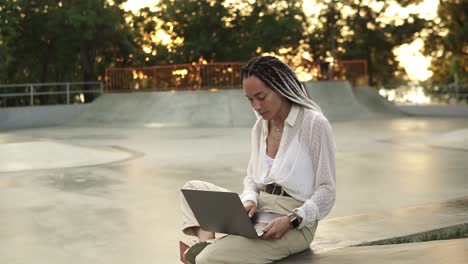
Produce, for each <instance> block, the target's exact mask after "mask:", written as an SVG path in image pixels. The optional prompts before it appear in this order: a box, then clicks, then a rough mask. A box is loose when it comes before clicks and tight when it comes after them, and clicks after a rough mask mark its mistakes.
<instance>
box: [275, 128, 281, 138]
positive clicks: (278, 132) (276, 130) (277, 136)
mask: <svg viewBox="0 0 468 264" xmlns="http://www.w3.org/2000/svg"><path fill="white" fill-rule="evenodd" d="M275 139H276V141H280V139H281V133H280V129H279V128H277V127H275Z"/></svg>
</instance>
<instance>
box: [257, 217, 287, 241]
mask: <svg viewBox="0 0 468 264" xmlns="http://www.w3.org/2000/svg"><path fill="white" fill-rule="evenodd" d="M290 226H291V223H290V222H289V217H287V216H282V217H278V218H276V219H275V220H273V221H271V222H270V223H269V224H268V225H267V226H265V228H263V230H262V231H263V232H264V234H263V235H262V237H261V238H262V239H265V240H268V239H281V238H282V237H283V236H284V235H286V233H288V231H289V228H290Z"/></svg>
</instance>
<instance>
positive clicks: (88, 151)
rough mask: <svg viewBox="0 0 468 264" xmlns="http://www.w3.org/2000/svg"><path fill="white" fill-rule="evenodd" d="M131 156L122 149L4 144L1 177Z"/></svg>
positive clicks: (1, 146) (0, 149)
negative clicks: (7, 174)
mask: <svg viewBox="0 0 468 264" xmlns="http://www.w3.org/2000/svg"><path fill="white" fill-rule="evenodd" d="M44 152H46V153H47V155H44ZM132 156H133V154H132V153H129V152H127V151H124V150H123V149H121V148H112V149H108V148H102V147H101V148H90V147H83V146H75V145H70V144H64V143H60V142H51V141H28V142H15V143H5V144H0V173H11V172H20V171H27V170H44V169H61V168H72V167H87V166H95V165H102V164H108V163H114V162H118V161H124V160H128V159H129V158H131V157H132Z"/></svg>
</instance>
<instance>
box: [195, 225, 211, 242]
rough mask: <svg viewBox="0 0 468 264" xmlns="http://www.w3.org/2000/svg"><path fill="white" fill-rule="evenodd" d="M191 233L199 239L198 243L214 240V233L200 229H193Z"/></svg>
mask: <svg viewBox="0 0 468 264" xmlns="http://www.w3.org/2000/svg"><path fill="white" fill-rule="evenodd" d="M193 231H194V232H195V234H196V235H197V237H198V239H200V241H206V240H210V239H213V238H215V233H213V232H208V231H205V230H203V229H201V228H200V227H193Z"/></svg>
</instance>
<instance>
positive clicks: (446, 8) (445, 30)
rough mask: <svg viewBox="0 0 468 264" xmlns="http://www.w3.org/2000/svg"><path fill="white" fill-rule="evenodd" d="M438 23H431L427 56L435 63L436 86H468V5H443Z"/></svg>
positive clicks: (455, 1)
mask: <svg viewBox="0 0 468 264" xmlns="http://www.w3.org/2000/svg"><path fill="white" fill-rule="evenodd" d="M437 13H438V17H439V18H438V19H439V21H437V22H438V23H436V22H435V21H428V22H427V27H426V30H427V31H428V36H427V38H426V41H425V44H426V45H425V53H426V54H427V55H430V56H431V57H432V58H433V60H432V65H431V70H432V71H433V72H434V75H433V76H432V80H433V81H434V82H441V83H447V82H462V83H468V38H467V36H468V17H467V14H468V2H467V1H463V0H441V1H439V8H438V10H437Z"/></svg>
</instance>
